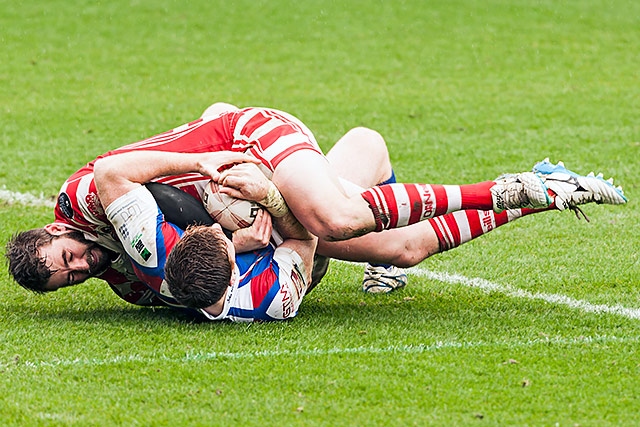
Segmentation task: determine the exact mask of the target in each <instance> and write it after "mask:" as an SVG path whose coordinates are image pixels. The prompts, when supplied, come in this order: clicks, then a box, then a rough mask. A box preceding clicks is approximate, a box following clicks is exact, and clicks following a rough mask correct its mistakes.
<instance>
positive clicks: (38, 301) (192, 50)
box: [0, 0, 640, 426]
mask: <svg viewBox="0 0 640 427" xmlns="http://www.w3.org/2000/svg"><path fill="white" fill-rule="evenodd" d="M0 10H1V11H0V28H1V30H0V37H1V39H2V43H3V48H2V49H1V50H0V63H1V64H2V67H0V107H1V108H2V115H1V116H0V123H1V125H2V129H3V132H2V134H0V152H1V153H2V156H0V165H1V167H0V185H3V186H5V187H6V188H7V189H8V190H11V191H19V192H24V193H30V194H34V195H39V194H41V193H42V195H43V197H45V198H48V197H53V196H54V195H55V194H56V193H57V190H58V188H59V186H60V184H61V183H62V182H63V181H64V179H65V178H66V177H67V176H68V175H69V174H71V173H72V172H73V171H75V170H76V169H77V168H78V167H80V166H81V165H82V164H83V163H85V162H86V161H88V160H91V159H92V158H93V157H95V156H96V155H97V154H100V153H102V152H104V151H107V150H109V149H110V148H113V147H116V146H119V145H123V144H125V143H128V142H132V141H135V140H138V139H141V138H144V137H147V136H149V135H152V134H155V133H159V132H162V131H164V130H167V129H169V128H172V127H174V126H176V125H179V124H181V123H183V122H186V121H188V120H191V119H193V118H194V117H197V115H199V113H200V112H201V111H202V110H203V109H204V108H205V107H206V106H208V105H209V104H210V103H212V102H213V101H217V100H221V101H227V102H232V103H235V104H238V105H242V106H244V105H262V106H271V107H276V108H279V109H283V110H285V111H289V112H291V113H293V114H295V115H297V116H298V117H300V118H301V119H302V120H303V121H304V122H305V123H307V124H308V125H309V127H310V128H311V129H312V130H313V131H314V133H315V134H316V137H317V138H318V140H319V142H320V144H321V145H322V146H323V148H325V149H327V148H329V147H330V146H331V144H332V143H333V142H334V141H335V140H337V139H338V138H339V137H340V136H341V135H342V134H343V133H344V132H345V131H346V130H348V129H349V128H350V127H354V126H358V125H365V126H369V127H372V128H375V129H377V130H379V131H380V132H381V133H382V134H383V135H384V136H385V138H386V139H387V142H388V144H389V147H390V151H391V155H392V161H393V163H394V166H395V169H396V172H397V174H398V177H399V179H400V180H401V181H406V182H413V181H418V182H434V183H466V182H473V181H477V180H484V179H488V178H493V177H495V176H497V175H499V174H500V173H503V172H505V171H518V170H527V169H529V168H530V167H531V166H532V164H533V163H534V162H536V161H538V160H541V159H542V158H544V157H546V156H551V158H552V160H554V161H556V160H559V159H562V160H564V161H565V162H566V164H567V166H568V167H570V168H574V169H575V170H576V171H579V172H583V173H586V172H589V171H590V170H591V168H596V169H597V168H600V169H602V170H603V172H605V173H606V174H607V175H612V176H615V177H616V179H618V180H619V181H620V183H622V184H623V185H624V188H625V192H626V194H627V195H628V196H629V198H630V203H629V204H628V205H627V206H624V207H606V206H589V207H587V208H586V211H587V213H588V214H589V216H590V217H591V219H592V222H591V223H590V224H587V223H585V222H578V221H576V220H575V218H573V217H572V215H571V214H569V213H557V212H552V213H546V214H542V215H536V216H533V217H528V218H524V219H522V220H520V221H518V222H516V223H514V224H509V225H507V226H505V227H503V228H500V229H498V230H496V231H494V232H492V233H491V234H490V235H488V236H485V237H483V238H481V239H479V240H476V241H474V242H471V243H469V244H467V245H465V246H463V247H461V248H459V249H456V250H455V251H451V252H449V253H445V254H441V255H438V256H436V257H433V258H431V259H429V260H427V261H425V262H424V263H423V264H421V266H420V268H422V269H426V270H429V271H433V272H436V273H441V274H444V273H447V274H460V275H463V276H465V277H470V278H482V279H486V280H488V281H489V283H492V284H495V285H497V287H496V288H495V289H496V290H494V291H487V290H485V289H483V288H470V287H469V286H465V285H462V284H459V283H458V284H456V283H454V284H451V283H446V282H443V281H439V280H434V279H428V278H425V277H422V276H419V275H412V276H411V277H410V285H409V286H408V287H407V288H406V289H405V290H403V291H401V292H398V293H396V294H392V295H388V296H377V297H376V296H369V295H364V294H362V293H361V292H360V291H359V281H360V275H361V270H360V267H357V266H352V265H348V264H340V263H333V264H332V266H331V270H330V274H329V276H328V277H327V278H326V279H325V281H324V282H323V284H322V285H321V286H320V287H319V288H318V289H316V290H315V291H314V292H313V293H312V294H310V295H309V296H308V297H307V298H306V299H305V302H304V303H303V306H302V308H301V310H300V314H299V316H298V318H297V319H295V320H294V321H292V322H288V323H281V324H255V325H238V324H227V323H222V324H207V323H198V324H194V323H191V322H189V321H188V319H186V318H183V317H181V316H180V315H176V314H174V313H173V312H171V311H169V310H149V309H140V308H136V307H133V306H128V305H126V304H125V303H123V302H121V301H119V300H118V299H117V298H116V297H115V295H113V294H111V293H110V291H108V290H107V289H106V287H105V286H104V285H102V284H100V283H99V282H98V281H90V282H89V283H87V284H85V285H82V286H81V287H78V288H76V289H65V290H61V291H59V292H56V293H55V294H52V295H46V296H41V295H32V294H29V293H27V292H26V291H24V290H22V289H20V288H18V287H17V286H16V285H15V284H14V283H12V282H11V281H10V280H9V278H8V277H7V274H6V272H4V271H3V272H2V273H1V275H0V289H1V290H2V294H3V298H2V299H1V300H0V318H1V319H2V325H3V327H2V329H1V330H0V340H1V342H2V343H3V345H2V347H0V393H1V394H2V395H3V396H4V397H3V405H1V406H0V419H1V420H2V421H3V424H4V425H82V426H86V425H180V424H182V425H230V424H232V423H239V424H244V425H265V426H266V425H385V426H386V425H425V424H433V425H476V424H477V425H551V424H556V423H558V424H559V425H581V426H586V425H598V426H600V425H621V424H624V425H633V424H635V423H637V421H636V418H637V413H638V410H639V409H640V402H639V398H640V396H639V395H640V386H638V385H637V381H636V378H637V376H638V370H639V366H640V360H639V354H638V340H639V335H638V321H639V320H638V319H637V317H634V313H637V312H638V310H639V309H640V296H639V295H638V290H637V285H638V282H639V279H640V264H639V261H638V250H637V246H638V243H637V242H638V239H637V236H636V235H635V233H634V231H635V228H634V227H637V224H638V223H640V220H639V217H640V212H639V210H638V208H637V202H636V200H638V197H639V196H640V194H639V193H640V192H639V190H638V182H640V180H639V178H640V176H639V172H638V171H639V167H638V166H639V164H640V160H639V159H640V142H639V141H640V126H639V125H638V117H639V116H640V89H639V88H638V85H637V81H638V78H639V77H640V75H639V71H638V70H639V69H640V68H639V65H640V64H639V61H638V56H637V54H636V49H635V47H636V46H638V44H639V43H640V25H639V24H640V22H639V18H638V16H640V6H639V5H638V4H637V3H636V2H631V1H622V0H614V1H606V2H605V1H595V0H588V1H583V2H574V3H570V4H559V3H558V2H552V1H536V2H533V1H516V2H506V1H498V0H490V1H486V2H471V1H453V2H446V4H445V3H442V4H440V3H434V4H428V3H426V2H420V1H404V2H382V1H375V2H364V1H347V2H334V1H330V2H322V3H319V2H311V1H296V2H293V1H291V2H290V1H283V2H267V1H251V2H249V1H238V2H200V1H193V2H189V3H188V4H185V3H184V2H177V1H176V2H174V1H154V2H151V1H146V0H143V1H135V2H122V1H114V2H109V3H96V2H88V1H76V0H74V1H66V2H61V1H49V2H36V1H22V2H19V1H16V2H3V5H2V8H0ZM354 161H357V159H354ZM51 219H52V215H51V212H50V209H48V208H44V207H34V206H25V205H22V204H19V203H4V204H3V205H2V206H0V234H1V235H2V237H3V239H4V241H6V239H8V237H9V236H10V234H11V233H13V232H15V231H16V230H18V229H25V228H30V227H36V226H40V225H42V224H44V223H46V222H48V221H50V220H51ZM540 295H552V296H564V297H567V298H571V299H572V300H576V301H584V302H586V303H589V304H591V306H590V307H593V306H595V305H601V306H603V307H608V308H611V307H614V308H615V307H617V306H623V307H627V308H629V309H631V314H629V312H627V314H626V315H625V314H624V313H623V314H622V315H621V314H615V313H610V312H606V311H601V312H590V311H589V310H587V309H585V308H584V307H577V308H572V307H570V306H568V305H566V304H564V303H562V301H560V302H556V303H550V302H545V301H544V300H542V299H540V298H536V296H540Z"/></svg>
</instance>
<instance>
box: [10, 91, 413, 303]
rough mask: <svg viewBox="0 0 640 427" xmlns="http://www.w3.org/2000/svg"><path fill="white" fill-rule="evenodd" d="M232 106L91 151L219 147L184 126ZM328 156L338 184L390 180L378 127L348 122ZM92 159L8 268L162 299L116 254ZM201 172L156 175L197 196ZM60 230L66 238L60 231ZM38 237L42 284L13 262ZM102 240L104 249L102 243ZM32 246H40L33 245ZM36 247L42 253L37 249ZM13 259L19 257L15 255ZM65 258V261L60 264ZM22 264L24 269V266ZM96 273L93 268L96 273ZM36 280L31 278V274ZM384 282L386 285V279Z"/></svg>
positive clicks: (264, 236) (60, 282)
mask: <svg viewBox="0 0 640 427" xmlns="http://www.w3.org/2000/svg"><path fill="white" fill-rule="evenodd" d="M237 110H238V109H237V108H236V107H235V106H232V105H230V104H226V103H215V104H213V105H212V106H210V107H209V108H208V109H207V110H206V111H205V112H204V113H203V115H202V117H203V119H201V120H196V121H194V122H192V123H189V124H187V125H184V126H181V127H179V128H178V129H175V130H172V131H168V132H165V133H163V134H160V135H157V136H154V137H151V138H148V139H146V140H143V141H140V142H137V143H134V144H130V145H127V146H125V147H122V148H119V149H116V150H113V151H110V152H108V153H106V154H104V155H102V156H100V157H98V158H103V157H107V156H111V155H114V154H118V153H124V152H128V151H143V150H162V151H186V152H189V151H206V150H214V151H215V150H219V149H221V148H223V147H222V146H221V145H220V144H218V143H217V142H219V140H217V139H216V140H212V139H211V138H209V139H208V142H207V143H202V139H200V137H199V135H200V133H197V132H196V133H191V132H190V131H193V130H197V129H199V126H200V125H202V124H203V123H205V122H206V121H209V120H210V119H211V118H215V117H217V116H219V115H220V114H222V113H225V112H229V111H237ZM216 141H217V142H216ZM316 148H317V147H316ZM355 153H361V154H360V155H359V157H360V159H361V160H362V163H359V164H356V165H354V164H353V163H352V162H351V158H352V157H353V156H354V154H355ZM327 158H328V159H329V160H330V162H331V163H332V164H334V165H335V167H336V169H337V170H338V171H339V172H340V174H341V176H344V177H346V178H348V179H349V180H350V181H351V182H352V183H355V184H356V185H355V186H354V185H353V184H349V183H347V182H344V184H345V185H349V186H351V187H352V188H356V189H359V188H366V187H371V186H373V185H376V184H378V183H381V182H385V181H388V182H393V178H394V175H393V170H392V168H391V164H390V162H389V155H388V151H387V149H386V144H385V142H384V140H383V139H382V137H381V136H380V135H379V134H378V133H377V132H375V131H372V130H370V129H366V128H355V129H352V130H350V131H349V132H348V133H347V134H345V136H343V137H342V138H341V139H340V140H339V141H338V142H337V143H336V144H335V145H334V147H333V148H332V149H331V150H330V151H329V153H328V154H327ZM94 163H95V160H94V161H92V162H90V163H88V164H87V165H85V166H84V167H83V168H81V169H80V170H78V171H77V172H76V173H74V174H73V175H72V176H71V177H70V178H69V179H68V180H67V181H66V182H65V183H64V184H63V186H62V188H61V191H60V193H59V197H58V203H57V204H56V207H55V209H54V212H55V222H54V223H52V224H48V225H46V226H45V227H44V228H43V229H34V230H29V231H28V232H23V233H19V234H18V235H16V236H14V241H11V242H10V243H9V244H8V245H7V247H8V250H7V255H8V258H9V260H10V270H11V272H12V274H14V277H15V278H16V280H17V281H18V282H19V283H21V284H22V285H23V286H25V287H27V288H28V289H31V290H35V291H37V292H44V291H52V290H56V289H58V288H60V287H65V286H69V285H74V284H77V283H81V282H82V281H84V280H86V279H87V278H88V277H98V278H101V279H104V280H106V281H107V282H108V284H109V285H110V286H111V287H112V289H113V290H114V291H115V292H116V294H118V295H119V296H121V297H122V298H123V299H125V300H126V301H128V302H130V303H133V304H138V305H165V303H164V302H163V301H162V300H159V299H158V298H157V297H156V296H155V295H154V294H153V292H151V291H150V290H149V289H148V288H147V286H146V285H145V284H144V283H142V282H140V281H139V280H138V279H137V277H136V276H135V274H134V271H133V268H132V266H131V264H130V262H129V260H128V258H127V257H126V256H123V249H122V246H121V245H120V243H119V242H118V241H117V238H116V237H115V233H114V230H113V229H112V227H111V224H110V223H109V222H108V221H107V219H106V217H105V215H104V210H103V208H102V205H101V203H100V200H99V198H98V196H97V192H96V189H95V183H94V181H93V165H94ZM390 177H391V180H390ZM208 180H209V178H208V177H203V176H201V175H198V174H180V175H178V176H170V177H163V178H159V179H156V180H155V181H158V182H162V183H166V184H170V185H172V186H175V187H178V188H180V189H181V190H183V191H185V192H187V193H189V194H191V195H193V196H195V197H196V199H200V198H201V194H202V191H203V188H204V185H205V184H206V182H208ZM358 186H359V187H358ZM31 232H39V233H36V234H35V236H34V237H29V239H30V241H26V242H21V243H22V246H19V245H17V244H13V243H14V242H15V241H17V240H19V239H17V238H16V237H18V236H20V235H21V234H24V235H27V234H29V233H31ZM257 232H258V231H257V230H254V229H253V228H250V229H246V230H239V231H237V232H235V233H234V235H233V237H234V239H233V240H234V243H237V245H238V248H239V250H240V251H241V250H246V249H247V248H250V249H251V248H256V247H262V246H264V245H265V244H266V242H267V241H268V240H269V238H268V234H269V233H267V232H263V231H262V230H259V233H258V234H255V233H257ZM52 236H55V237H56V240H51V239H52ZM62 237H66V238H65V239H62ZM87 239H88V240H87ZM37 240H42V241H44V242H45V243H44V245H45V246H52V247H53V249H54V250H53V251H49V250H47V253H46V256H48V257H49V260H50V262H54V263H55V264H56V267H57V271H56V272H55V273H54V274H53V277H50V278H48V282H46V283H44V284H42V283H33V284H31V285H29V284H27V285H25V284H24V281H22V280H21V277H22V278H24V274H23V275H18V274H16V273H15V270H16V269H15V268H14V265H18V266H20V264H24V262H23V261H22V260H23V259H25V258H28V257H27V256H25V254H24V252H25V250H24V248H25V247H26V248H30V247H33V246H35V242H34V241H37ZM47 241H49V244H47ZM91 242H94V243H91ZM83 245H84V246H83ZM9 248H11V250H9ZM105 248H106V249H108V250H109V251H110V252H107V251H105V250H104V249H105ZM72 249H73V250H72ZM28 250H29V249H27V251H28ZM21 251H22V253H21ZM63 251H64V252H66V254H65V253H64V252H63ZM38 252H41V251H40V250H39V249H38ZM52 252H53V253H52ZM27 255H28V254H27ZM39 255H40V256H43V254H42V253H40V254H39ZM13 257H15V258H13ZM15 259H17V260H18V261H15V262H14V260H15ZM51 260H53V261H51ZM64 264H67V265H66V266H64ZM325 268H326V265H325ZM376 269H379V267H374V266H367V268H366V269H365V271H366V273H365V277H368V279H369V281H371V280H373V281H374V282H375V283H380V282H379V279H380V274H379V273H377V271H376ZM389 270H391V272H390V271H388V270H387V269H386V268H384V267H383V268H382V271H383V273H384V276H385V277H384V278H382V279H383V280H386V281H389V282H390V283H392V284H394V285H396V284H397V285H396V286H398V285H399V286H402V285H404V284H405V283H406V276H405V275H404V273H402V272H401V271H400V270H398V269H396V268H395V267H391V268H389ZM27 271H28V272H29V271H31V270H30V269H27ZM394 271H395V273H394ZM96 273H98V274H97V275H96ZM314 273H315V270H314ZM316 280H317V279H316ZM26 281H31V282H34V280H31V278H29V277H27V279H26ZM35 281H36V282H37V280H35ZM387 289H393V288H391V287H389V288H387Z"/></svg>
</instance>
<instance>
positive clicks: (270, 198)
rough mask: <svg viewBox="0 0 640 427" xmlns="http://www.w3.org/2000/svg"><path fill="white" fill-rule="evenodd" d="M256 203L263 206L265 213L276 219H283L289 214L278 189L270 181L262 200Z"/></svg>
mask: <svg viewBox="0 0 640 427" xmlns="http://www.w3.org/2000/svg"><path fill="white" fill-rule="evenodd" d="M258 203H259V204H260V205H262V206H264V208H265V209H266V210H267V212H269V213H270V214H271V215H273V216H274V217H276V218H280V217H283V216H285V215H286V214H287V212H289V207H288V206H287V202H285V200H284V197H282V194H280V191H279V190H278V188H277V187H276V186H275V184H274V183H273V182H271V181H269V190H268V191H267V195H266V196H265V198H264V199H262V200H258Z"/></svg>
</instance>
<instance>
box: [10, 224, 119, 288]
mask: <svg viewBox="0 0 640 427" xmlns="http://www.w3.org/2000/svg"><path fill="white" fill-rule="evenodd" d="M5 257H6V258H7V260H8V262H9V272H10V273H11V275H12V276H13V278H14V279H15V281H16V282H18V284H19V285H20V286H22V287H24V288H26V289H29V290H31V291H34V292H39V293H43V292H50V291H55V290H58V289H59V288H63V287H65V286H71V285H76V284H78V283H82V282H84V281H85V280H86V279H88V278H89V277H92V276H95V275H96V274H99V273H101V272H102V271H103V270H104V269H105V268H106V267H107V266H108V265H109V255H108V253H107V252H106V251H105V250H104V249H102V248H101V247H100V246H98V245H97V244H95V243H94V242H91V241H89V240H87V239H85V238H84V236H83V235H82V233H80V232H78V231H74V230H69V229H67V228H66V227H64V226H62V225H59V224H49V225H47V226H45V227H44V228H35V229H33V230H28V231H22V232H20V233H17V234H15V235H14V236H13V237H12V238H11V239H10V240H9V242H8V243H7V246H6V252H5Z"/></svg>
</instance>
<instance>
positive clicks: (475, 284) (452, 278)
mask: <svg viewBox="0 0 640 427" xmlns="http://www.w3.org/2000/svg"><path fill="white" fill-rule="evenodd" d="M407 273H409V274H412V275H414V276H420V277H425V278H427V279H430V280H437V281H439V282H444V283H450V284H452V285H463V286H468V287H470V288H478V289H482V290H484V291H487V292H498V293H501V294H504V295H507V296H509V297H513V298H523V299H529V300H541V301H546V302H548V303H551V304H557V305H564V306H567V307H570V308H572V309H576V310H582V311H585V312H588V313H596V314H602V313H607V314H615V315H618V316H622V317H627V318H629V319H636V320H637V319H640V309H638V308H629V307H623V306H622V305H619V304H616V305H606V304H592V303H590V302H588V301H582V300H578V299H573V298H570V297H568V296H566V295H560V294H547V293H540V292H529V291H525V290H523V289H519V288H516V287H513V286H510V285H499V284H497V283H493V282H490V281H488V280H485V279H480V278H469V277H465V276H461V275H459V274H450V273H442V272H437V271H430V270H426V269H422V268H418V267H414V268H409V269H407Z"/></svg>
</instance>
